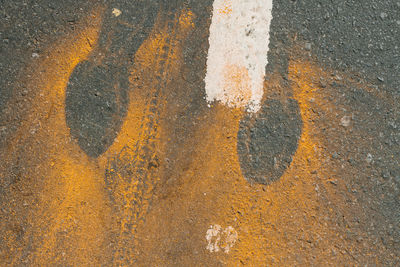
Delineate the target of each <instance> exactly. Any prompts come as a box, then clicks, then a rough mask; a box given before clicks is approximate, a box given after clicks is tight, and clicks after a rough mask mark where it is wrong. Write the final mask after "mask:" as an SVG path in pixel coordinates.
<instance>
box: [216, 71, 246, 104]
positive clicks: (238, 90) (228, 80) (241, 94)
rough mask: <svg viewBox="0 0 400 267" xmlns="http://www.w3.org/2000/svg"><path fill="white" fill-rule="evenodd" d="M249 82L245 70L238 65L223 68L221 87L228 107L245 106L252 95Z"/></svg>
mask: <svg viewBox="0 0 400 267" xmlns="http://www.w3.org/2000/svg"><path fill="white" fill-rule="evenodd" d="M250 82H251V80H250V77H249V72H248V70H247V68H245V67H243V66H238V65H227V66H226V67H225V68H224V85H223V86H224V93H225V98H226V99H227V103H228V105H230V106H235V105H237V107H244V106H246V104H247V103H248V102H249V101H250V99H251V95H252V94H251V90H250V86H251V85H250ZM227 92H229V94H228V93H227Z"/></svg>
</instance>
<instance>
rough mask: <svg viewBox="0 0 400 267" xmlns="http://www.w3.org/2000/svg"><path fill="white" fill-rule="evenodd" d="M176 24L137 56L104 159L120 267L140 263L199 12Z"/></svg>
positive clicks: (157, 32) (160, 28)
mask: <svg viewBox="0 0 400 267" xmlns="http://www.w3.org/2000/svg"><path fill="white" fill-rule="evenodd" d="M174 23H175V27H173V30H172V31H171V30H168V29H169V28H168V26H167V24H168V21H162V22H160V25H156V26H155V29H154V31H153V32H154V33H153V34H151V35H150V38H149V39H148V40H146V41H145V42H144V43H143V44H142V46H141V47H140V49H139V50H138V51H137V53H136V55H135V65H134V66H133V68H132V70H131V76H130V81H131V87H132V90H131V91H130V96H129V98H130V105H129V108H128V112H127V116H126V118H125V121H124V124H123V126H122V128H121V130H120V132H119V134H118V136H117V138H116V139H115V141H114V143H113V145H112V146H111V147H110V148H109V150H108V151H107V152H106V153H105V154H104V155H103V156H101V157H100V159H99V162H100V165H101V166H102V168H104V169H108V170H107V174H106V176H109V183H110V185H109V188H108V189H109V192H110V195H111V199H112V201H113V204H112V206H113V207H114V211H113V213H114V216H115V217H114V218H115V219H114V224H113V229H114V230H113V232H114V233H115V237H116V242H115V244H114V246H113V249H114V250H115V253H114V255H113V265H116V266H123V265H132V264H134V263H135V259H136V257H137V253H136V250H137V249H138V247H139V246H140V244H138V243H137V241H136V239H135V238H136V229H137V227H138V226H139V225H140V224H141V223H142V222H143V221H144V220H145V216H146V214H147V212H148V209H149V206H150V204H151V201H152V198H153V193H154V192H153V191H154V187H155V186H157V183H158V182H159V180H160V174H159V173H158V171H157V169H156V167H157V164H158V162H159V159H161V158H162V157H163V155H162V154H163V149H164V146H165V143H162V142H161V140H160V138H161V137H160V136H161V135H162V133H163V129H162V125H161V123H160V121H161V120H162V118H163V117H164V116H165V109H166V107H167V104H168V103H166V97H167V94H168V92H167V91H166V88H167V86H168V81H169V80H170V79H169V77H175V76H177V75H179V67H178V66H177V59H178V58H180V57H181V54H182V52H181V46H182V41H183V40H184V39H185V38H186V36H187V35H188V33H190V31H191V30H192V29H193V27H194V24H193V13H192V12H191V11H189V10H183V11H182V12H181V14H180V15H179V16H178V17H176V18H175V21H174ZM117 163H118V166H117V167H115V166H114V165H115V164H117ZM126 173H129V174H126ZM106 179H107V177H106Z"/></svg>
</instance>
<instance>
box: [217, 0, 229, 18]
mask: <svg viewBox="0 0 400 267" xmlns="http://www.w3.org/2000/svg"><path fill="white" fill-rule="evenodd" d="M218 13H220V14H221V15H229V14H230V13H232V3H231V1H230V0H226V1H225V2H224V5H223V7H222V8H220V9H219V10H218Z"/></svg>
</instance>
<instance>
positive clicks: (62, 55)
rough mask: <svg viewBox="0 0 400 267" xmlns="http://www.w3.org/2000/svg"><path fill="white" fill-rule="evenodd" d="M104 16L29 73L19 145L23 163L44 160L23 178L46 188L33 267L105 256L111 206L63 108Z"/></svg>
mask: <svg viewBox="0 0 400 267" xmlns="http://www.w3.org/2000/svg"><path fill="white" fill-rule="evenodd" d="M100 12H101V10H97V11H96V12H94V13H93V14H92V15H90V16H89V18H88V19H87V21H86V22H85V23H84V24H86V25H88V26H87V27H84V28H83V29H82V30H80V31H77V33H76V34H71V35H69V36H67V37H66V39H63V40H61V41H60V42H58V43H55V44H54V45H52V46H51V48H49V49H48V51H46V52H44V53H43V55H42V56H41V58H43V60H42V61H41V62H39V63H37V62H35V67H34V68H33V69H32V72H31V73H29V72H28V73H27V77H26V80H27V82H26V84H27V86H29V87H32V88H36V90H37V92H36V94H35V98H34V99H33V104H32V107H31V109H30V111H29V114H28V115H27V117H26V119H25V120H23V121H24V122H23V124H22V125H21V127H20V129H19V130H18V131H17V132H16V135H15V137H14V140H15V143H18V144H20V145H21V144H24V143H27V144H30V145H29V148H28V147H27V148H26V149H25V153H28V154H25V155H23V157H24V158H26V159H30V158H33V159H34V158H35V157H37V158H41V159H43V162H41V163H40V164H39V165H37V166H32V167H31V168H32V169H31V170H28V171H26V173H24V174H21V175H22V176H31V175H32V176H33V177H30V179H29V180H31V181H33V182H34V183H38V184H39V183H40V184H41V185H40V188H39V190H38V191H39V192H37V194H38V195H37V200H38V201H37V203H38V205H37V206H36V207H33V208H32V210H31V212H30V213H29V215H28V218H27V220H28V224H29V225H30V228H29V229H28V231H27V232H26V233H25V235H26V236H27V237H28V238H29V239H30V240H31V241H30V247H31V250H32V251H33V253H32V254H30V255H29V258H28V259H27V260H28V261H29V262H31V263H33V264H34V265H40V266H45V265H55V264H65V265H76V266H83V265H86V266H87V265H91V264H95V263H96V262H97V263H99V260H100V259H101V258H102V253H103V251H104V247H103V242H104V235H103V233H104V232H105V231H106V229H105V225H106V224H107V223H106V220H107V218H106V214H107V205H106V204H105V202H104V193H103V186H102V178H101V170H100V169H99V168H98V167H97V166H96V164H95V163H94V162H93V161H91V160H90V159H89V158H88V157H87V156H86V155H85V154H84V153H83V152H82V151H81V149H80V148H79V146H78V144H77V143H76V142H75V141H73V140H72V139H71V137H70V136H69V129H68V127H67V125H66V122H65V103H64V100H65V90H66V87H67V82H68V80H69V77H70V75H71V73H72V71H73V69H74V68H75V67H76V65H77V64H78V63H79V62H81V61H83V60H85V59H86V58H87V57H88V55H89V53H90V51H91V50H92V49H93V47H94V46H95V45H96V41H97V37H98V32H99V27H100V21H101V18H100ZM35 125H38V127H37V128H36V129H35V131H32V127H33V126H35ZM12 149H14V148H12ZM15 153H16V154H18V153H21V152H19V151H15V152H13V151H12V150H9V151H8V155H10V156H11V157H12V156H13V155H15ZM21 179H26V178H24V177H21ZM102 248H103V250H102Z"/></svg>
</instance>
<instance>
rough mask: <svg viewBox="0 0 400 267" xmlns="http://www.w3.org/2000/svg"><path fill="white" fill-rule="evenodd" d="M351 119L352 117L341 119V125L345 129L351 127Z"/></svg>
mask: <svg viewBox="0 0 400 267" xmlns="http://www.w3.org/2000/svg"><path fill="white" fill-rule="evenodd" d="M350 122H351V118H350V116H344V117H343V118H341V119H340V124H341V125H342V126H344V127H348V126H350Z"/></svg>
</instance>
